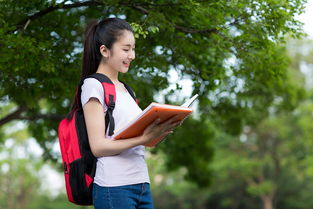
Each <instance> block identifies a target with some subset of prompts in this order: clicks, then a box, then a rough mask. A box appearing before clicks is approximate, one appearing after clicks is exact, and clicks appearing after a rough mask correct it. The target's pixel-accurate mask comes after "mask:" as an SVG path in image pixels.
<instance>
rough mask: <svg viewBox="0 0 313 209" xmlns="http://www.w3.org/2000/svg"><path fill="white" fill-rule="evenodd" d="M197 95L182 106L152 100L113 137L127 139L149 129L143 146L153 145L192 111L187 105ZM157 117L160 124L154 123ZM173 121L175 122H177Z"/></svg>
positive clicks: (140, 134)
mask: <svg viewBox="0 0 313 209" xmlns="http://www.w3.org/2000/svg"><path fill="white" fill-rule="evenodd" d="M197 96H198V95H195V96H194V97H192V98H191V99H190V100H188V101H187V102H185V103H184V105H182V106H177V105H168V104H159V103H155V102H152V103H151V104H150V105H149V106H148V107H147V108H146V109H144V110H143V111H142V113H141V114H139V115H138V117H137V118H135V119H134V120H133V121H131V123H129V124H127V125H126V126H125V127H124V128H122V129H120V130H119V131H117V132H116V133H115V134H114V135H113V138H114V139H127V138H132V137H137V136H142V135H143V134H144V133H145V131H146V134H147V133H149V132H150V131H151V133H150V134H148V135H149V137H148V138H147V139H146V140H147V141H149V142H148V143H147V144H145V146H148V147H153V146H155V145H156V144H158V143H159V142H160V141H161V140H162V139H163V138H164V137H165V136H166V135H168V134H169V133H170V132H171V131H172V129H173V128H175V127H176V126H177V125H178V124H181V123H182V121H183V120H184V119H185V118H186V117H188V116H189V115H190V114H191V113H192V111H193V110H192V109H191V108H190V107H189V106H190V105H191V104H192V102H193V101H195V99H196V98H197ZM157 119H160V121H159V122H160V123H161V124H156V120H157ZM154 122H155V123H154ZM175 122H177V124H176V123H175ZM173 123H174V124H173ZM149 126H151V127H149ZM146 129H147V130H146ZM151 129H155V130H151ZM150 136H151V137H152V136H155V139H154V140H153V139H152V140H151V139H150Z"/></svg>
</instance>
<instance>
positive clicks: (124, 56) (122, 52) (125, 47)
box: [106, 30, 135, 73]
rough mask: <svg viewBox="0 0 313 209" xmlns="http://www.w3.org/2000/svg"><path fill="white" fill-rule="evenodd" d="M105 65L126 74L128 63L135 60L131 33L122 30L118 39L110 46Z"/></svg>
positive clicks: (133, 41) (133, 40) (133, 39)
mask: <svg viewBox="0 0 313 209" xmlns="http://www.w3.org/2000/svg"><path fill="white" fill-rule="evenodd" d="M110 52H111V53H109V57H108V59H107V61H106V63H107V64H108V65H109V66H110V68H111V69H113V70H115V71H117V72H121V73H126V72H127V71H128V68H129V66H130V63H131V61H132V60H133V59H135V38H134V35H133V33H132V32H130V31H128V30H124V32H123V34H122V35H121V36H120V37H119V39H118V40H117V41H116V42H115V43H114V44H113V45H112V48H111V50H110Z"/></svg>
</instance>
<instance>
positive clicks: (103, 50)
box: [99, 45, 110, 58]
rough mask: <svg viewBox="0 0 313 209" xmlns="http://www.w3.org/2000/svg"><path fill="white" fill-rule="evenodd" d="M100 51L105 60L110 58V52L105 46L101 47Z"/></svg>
mask: <svg viewBox="0 0 313 209" xmlns="http://www.w3.org/2000/svg"><path fill="white" fill-rule="evenodd" d="M99 50H100V53H101V55H102V56H103V57H104V58H109V56H110V50H109V49H108V48H107V47H106V46H105V45H101V46H100V49H99Z"/></svg>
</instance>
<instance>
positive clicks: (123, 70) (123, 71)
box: [119, 68, 128, 73]
mask: <svg viewBox="0 0 313 209" xmlns="http://www.w3.org/2000/svg"><path fill="white" fill-rule="evenodd" d="M119 72H120V73H127V72H128V68H127V69H121V70H120V71H119Z"/></svg>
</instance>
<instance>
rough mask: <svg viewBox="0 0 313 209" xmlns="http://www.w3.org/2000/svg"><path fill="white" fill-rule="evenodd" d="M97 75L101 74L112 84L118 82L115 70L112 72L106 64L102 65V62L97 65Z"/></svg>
mask: <svg viewBox="0 0 313 209" xmlns="http://www.w3.org/2000/svg"><path fill="white" fill-rule="evenodd" d="M97 73H101V74H104V75H106V76H107V77H108V78H110V80H111V81H112V82H113V83H117V82H118V72H117V71H116V70H113V69H112V68H110V66H108V65H107V64H106V63H103V62H102V61H101V62H100V64H99V67H98V69H97Z"/></svg>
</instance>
